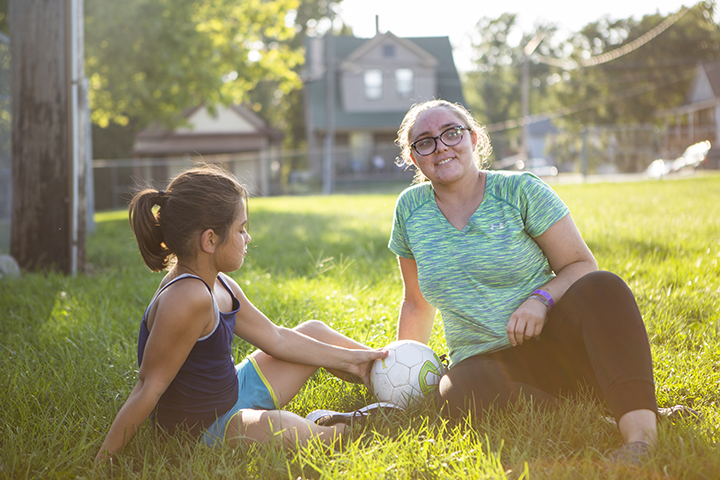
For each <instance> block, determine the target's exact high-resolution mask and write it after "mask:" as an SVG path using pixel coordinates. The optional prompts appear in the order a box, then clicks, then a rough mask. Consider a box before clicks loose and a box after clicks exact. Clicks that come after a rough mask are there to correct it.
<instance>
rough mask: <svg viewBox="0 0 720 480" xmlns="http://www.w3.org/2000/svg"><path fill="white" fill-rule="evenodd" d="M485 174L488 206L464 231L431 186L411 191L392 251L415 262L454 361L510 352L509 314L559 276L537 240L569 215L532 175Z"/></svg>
mask: <svg viewBox="0 0 720 480" xmlns="http://www.w3.org/2000/svg"><path fill="white" fill-rule="evenodd" d="M486 174H487V181H486V186H485V195H484V198H483V201H482V203H481V204H480V206H479V207H478V209H477V211H476V212H475V213H474V214H473V215H472V217H470V221H469V222H468V224H467V226H466V227H465V228H463V229H462V230H457V229H456V228H455V227H453V226H452V224H450V222H448V221H447V219H446V218H445V217H444V215H443V214H442V212H441V211H440V209H439V208H438V206H437V203H436V201H435V195H434V193H433V189H432V186H431V185H430V183H422V184H419V185H414V186H412V187H410V188H408V189H406V190H405V191H404V192H403V193H401V194H400V196H399V197H398V201H397V204H396V206H395V218H394V221H393V229H392V233H391V237H390V244H389V248H390V250H391V251H392V252H393V253H395V254H396V255H399V256H401V257H404V258H409V259H413V260H415V262H416V263H417V269H418V280H419V283H420V290H421V291H422V294H423V296H424V297H425V299H426V300H427V301H428V302H429V303H430V304H431V305H433V306H434V307H435V308H437V309H438V310H440V313H441V314H442V319H443V327H444V330H445V338H446V341H447V345H448V348H449V350H450V358H451V359H452V362H453V363H458V362H460V361H462V360H464V359H466V358H468V357H471V356H473V355H477V354H481V353H490V352H493V351H496V350H501V349H504V348H507V347H509V346H510V342H509V341H508V338H507V332H506V327H507V322H508V320H509V319H510V315H511V314H512V312H514V311H515V310H516V309H517V308H518V307H519V306H520V304H522V303H523V302H524V301H525V300H526V299H527V298H528V297H529V296H530V294H531V293H532V291H533V290H535V289H536V288H538V287H540V286H541V285H544V284H545V283H547V282H548V281H550V280H551V279H552V278H553V277H554V273H553V272H552V271H551V269H550V266H549V264H548V260H547V258H546V257H545V255H544V254H543V252H542V250H541V249H540V247H538V245H537V244H536V243H535V241H534V240H533V237H537V236H539V235H541V234H542V233H543V232H545V230H547V229H548V228H549V227H550V226H552V225H553V224H554V223H555V222H557V221H558V220H560V219H561V218H563V217H564V216H565V215H567V214H568V213H569V210H568V208H567V207H566V206H565V204H564V203H563V202H562V200H560V198H559V197H558V196H557V194H556V193H555V192H554V191H553V190H552V188H550V187H549V186H548V185H547V184H546V183H545V182H543V181H542V180H540V179H539V178H538V177H536V176H535V175H533V174H531V173H527V172H523V173H516V172H499V171H487V172H486Z"/></svg>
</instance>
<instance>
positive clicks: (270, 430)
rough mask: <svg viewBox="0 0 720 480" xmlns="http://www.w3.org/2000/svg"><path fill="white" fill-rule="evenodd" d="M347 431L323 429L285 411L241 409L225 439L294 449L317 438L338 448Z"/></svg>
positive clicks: (336, 428) (336, 426) (338, 426)
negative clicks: (273, 442) (278, 444)
mask: <svg viewBox="0 0 720 480" xmlns="http://www.w3.org/2000/svg"><path fill="white" fill-rule="evenodd" d="M344 430H345V425H333V426H332V427H320V426H318V425H315V424H314V423H311V422H308V421H307V420H305V419H304V418H302V417H300V416H298V415H296V414H294V413H292V412H286V411H282V410H240V411H239V412H238V414H237V415H235V416H234V417H233V418H232V419H231V421H230V423H229V424H228V429H227V432H226V434H225V440H226V441H228V442H230V443H231V444H232V443H240V442H242V441H254V442H260V443H268V442H271V441H277V442H282V444H283V445H285V446H288V447H293V446H296V445H297V446H305V445H307V443H308V442H309V440H310V439H311V438H317V439H319V440H320V441H321V442H322V443H323V444H325V445H327V446H334V445H337V443H338V442H339V441H340V440H341V437H342V433H343V431H344Z"/></svg>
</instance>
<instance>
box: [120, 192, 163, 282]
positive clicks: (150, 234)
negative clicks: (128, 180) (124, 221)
mask: <svg viewBox="0 0 720 480" xmlns="http://www.w3.org/2000/svg"><path fill="white" fill-rule="evenodd" d="M167 200H168V195H167V194H166V193H165V192H163V191H157V190H154V189H146V190H143V191H141V192H140V193H138V194H137V195H135V197H133V199H132V201H131V202H130V228H132V231H133V233H134V234H135V239H136V240H137V244H138V248H139V249H140V255H142V258H143V261H144V262H145V265H147V266H148V268H149V269H150V270H152V271H153V272H160V271H162V270H165V269H166V268H167V267H168V265H169V263H170V257H171V256H172V252H171V251H170V250H169V249H168V247H167V245H166V244H165V236H164V234H163V230H162V228H161V226H160V215H161V213H162V209H163V207H164V206H165V204H166V203H167ZM155 206H158V207H159V209H158V211H157V213H155V211H154V208H155Z"/></svg>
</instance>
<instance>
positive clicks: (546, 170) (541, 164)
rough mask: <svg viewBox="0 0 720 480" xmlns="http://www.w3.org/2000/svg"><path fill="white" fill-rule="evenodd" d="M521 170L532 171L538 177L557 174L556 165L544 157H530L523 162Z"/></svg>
mask: <svg viewBox="0 0 720 480" xmlns="http://www.w3.org/2000/svg"><path fill="white" fill-rule="evenodd" d="M521 170H525V171H526V172H532V173H534V174H535V175H537V176H538V177H554V176H555V175H557V174H558V169H557V167H556V166H555V165H552V164H551V163H550V162H548V161H547V160H545V159H544V158H531V159H530V160H528V161H527V162H525V168H521Z"/></svg>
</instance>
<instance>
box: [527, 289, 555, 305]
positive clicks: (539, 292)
mask: <svg viewBox="0 0 720 480" xmlns="http://www.w3.org/2000/svg"><path fill="white" fill-rule="evenodd" d="M532 295H540V296H541V297H543V298H544V299H545V300H547V301H548V304H549V305H550V306H549V307H548V310H550V309H551V308H553V307H554V306H555V302H554V301H553V298H552V296H550V294H549V293H547V292H546V291H544V290H533V292H532Z"/></svg>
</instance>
